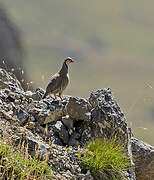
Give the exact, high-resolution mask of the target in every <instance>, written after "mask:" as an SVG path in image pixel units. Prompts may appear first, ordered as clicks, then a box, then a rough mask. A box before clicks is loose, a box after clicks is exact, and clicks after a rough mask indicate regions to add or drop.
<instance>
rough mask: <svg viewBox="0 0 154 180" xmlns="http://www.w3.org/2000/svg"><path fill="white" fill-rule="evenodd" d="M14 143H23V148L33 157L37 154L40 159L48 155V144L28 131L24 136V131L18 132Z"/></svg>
mask: <svg viewBox="0 0 154 180" xmlns="http://www.w3.org/2000/svg"><path fill="white" fill-rule="evenodd" d="M14 143H15V144H16V146H18V147H21V146H22V145H24V147H25V149H24V150H25V151H28V153H29V154H30V155H31V156H33V157H34V156H39V157H40V158H41V159H46V157H47V156H48V155H49V149H50V146H49V145H47V144H44V143H43V142H40V141H39V140H37V139H36V138H35V137H34V135H33V134H32V133H29V135H28V136H25V135H24V133H23V134H22V133H20V134H18V136H17V137H16V140H15V142H14Z"/></svg>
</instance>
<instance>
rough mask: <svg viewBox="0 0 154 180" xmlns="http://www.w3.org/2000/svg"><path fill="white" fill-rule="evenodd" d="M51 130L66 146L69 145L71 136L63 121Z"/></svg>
mask: <svg viewBox="0 0 154 180" xmlns="http://www.w3.org/2000/svg"><path fill="white" fill-rule="evenodd" d="M50 129H52V130H53V132H54V133H55V134H56V135H57V136H58V137H59V138H60V139H61V140H62V142H63V143H64V144H67V143H68V140H69V134H68V131H67V129H66V127H65V126H64V125H63V123H62V122H61V121H57V122H56V123H53V124H52V125H51V126H50Z"/></svg>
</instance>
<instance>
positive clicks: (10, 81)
mask: <svg viewBox="0 0 154 180" xmlns="http://www.w3.org/2000/svg"><path fill="white" fill-rule="evenodd" d="M0 88H1V89H4V88H8V89H10V90H12V91H14V90H15V89H20V90H23V89H22V87H21V84H20V82H19V81H18V80H17V79H16V77H15V76H14V74H13V73H8V72H7V71H6V70H4V69H1V68H0Z"/></svg>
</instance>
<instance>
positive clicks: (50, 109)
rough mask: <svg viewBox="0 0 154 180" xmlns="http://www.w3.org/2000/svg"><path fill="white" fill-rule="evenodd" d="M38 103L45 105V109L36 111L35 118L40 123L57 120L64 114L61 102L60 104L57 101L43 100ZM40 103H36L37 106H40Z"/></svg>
mask: <svg viewBox="0 0 154 180" xmlns="http://www.w3.org/2000/svg"><path fill="white" fill-rule="evenodd" d="M40 103H44V104H46V106H47V108H46V109H42V110H41V111H40V112H39V113H38V116H37V120H38V122H39V123H40V124H48V123H50V122H53V121H57V120H58V119H61V118H62V116H64V115H65V111H64V106H63V104H60V102H59V101H58V102H57V101H53V100H52V101H47V100H43V102H42V101H41V102H40ZM40 103H39V104H38V107H40V106H41V104H40Z"/></svg>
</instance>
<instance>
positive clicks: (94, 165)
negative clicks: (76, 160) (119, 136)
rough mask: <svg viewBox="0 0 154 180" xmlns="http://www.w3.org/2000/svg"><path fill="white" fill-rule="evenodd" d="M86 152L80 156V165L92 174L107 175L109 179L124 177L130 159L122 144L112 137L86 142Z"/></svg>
mask: <svg viewBox="0 0 154 180" xmlns="http://www.w3.org/2000/svg"><path fill="white" fill-rule="evenodd" d="M86 148H87V153H84V154H83V156H82V158H81V159H82V166H83V168H84V169H90V170H91V172H92V173H94V174H98V173H99V174H100V175H101V176H104V175H106V174H107V175H108V177H110V178H109V179H117V178H118V179H120V178H121V177H123V179H124V171H126V170H128V167H129V166H130V160H129V158H128V157H127V152H126V150H124V145H118V144H116V143H115V140H114V139H111V140H104V139H96V140H93V141H91V142H89V143H88V144H87V147H86Z"/></svg>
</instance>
